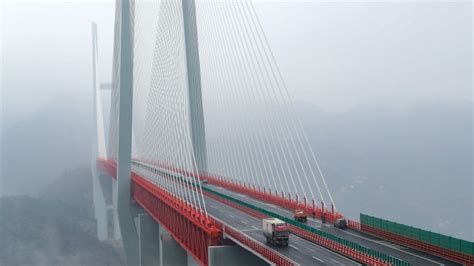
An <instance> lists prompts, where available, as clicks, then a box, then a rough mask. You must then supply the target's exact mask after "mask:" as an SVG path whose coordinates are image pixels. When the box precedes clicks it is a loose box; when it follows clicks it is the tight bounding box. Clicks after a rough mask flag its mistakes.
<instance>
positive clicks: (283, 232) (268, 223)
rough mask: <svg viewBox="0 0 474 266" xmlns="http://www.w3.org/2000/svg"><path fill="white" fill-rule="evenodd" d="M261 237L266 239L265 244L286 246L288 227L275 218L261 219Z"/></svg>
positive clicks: (288, 233)
mask: <svg viewBox="0 0 474 266" xmlns="http://www.w3.org/2000/svg"><path fill="white" fill-rule="evenodd" d="M262 230H263V235H264V236H265V237H266V238H267V243H270V244H274V245H280V246H285V247H287V246H288V243H289V240H290V230H289V229H288V225H287V224H286V223H285V222H283V221H282V220H280V219H277V218H265V219H262Z"/></svg>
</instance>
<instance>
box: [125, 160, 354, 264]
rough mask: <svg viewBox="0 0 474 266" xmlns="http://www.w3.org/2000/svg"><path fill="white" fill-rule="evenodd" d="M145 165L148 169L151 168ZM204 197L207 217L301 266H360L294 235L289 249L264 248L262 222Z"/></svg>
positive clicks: (138, 171) (147, 173)
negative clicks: (219, 221) (228, 226)
mask: <svg viewBox="0 0 474 266" xmlns="http://www.w3.org/2000/svg"><path fill="white" fill-rule="evenodd" d="M147 165H148V166H151V165H150V164H147ZM134 171H136V172H137V173H139V174H140V175H142V176H143V177H145V178H146V177H147V176H148V177H149V176H151V175H152V174H151V173H150V172H148V171H147V170H144V169H141V170H139V169H136V168H135V170H134ZM229 193H231V192H229ZM204 197H205V202H206V206H207V211H208V214H209V215H210V216H212V217H215V218H217V219H219V220H221V221H222V222H224V223H226V224H228V225H230V226H232V227H234V228H235V229H237V230H239V231H240V232H241V233H243V234H245V235H247V236H249V237H251V238H252V239H254V240H256V241H258V242H260V243H263V244H264V245H266V246H267V247H269V248H271V249H273V250H276V251H277V252H279V253H281V254H282V255H284V256H286V257H288V258H290V259H291V260H293V261H295V262H297V263H299V264H300V265H360V264H359V263H357V262H355V261H353V260H351V259H348V258H346V257H344V256H342V255H339V254H337V253H335V252H333V251H330V250H328V249H326V248H323V247H321V246H319V245H316V244H314V243H312V242H309V241H307V240H305V239H302V238H300V237H297V236H295V235H290V245H289V246H288V247H277V246H274V245H270V244H267V243H266V239H265V237H264V236H263V232H262V230H261V226H262V224H261V223H262V222H261V220H260V219H257V218H255V217H252V216H251V215H249V214H247V213H245V212H242V211H240V210H237V209H235V208H233V207H231V206H229V205H226V204H224V203H222V202H219V201H216V200H214V199H212V198H210V197H207V196H204Z"/></svg>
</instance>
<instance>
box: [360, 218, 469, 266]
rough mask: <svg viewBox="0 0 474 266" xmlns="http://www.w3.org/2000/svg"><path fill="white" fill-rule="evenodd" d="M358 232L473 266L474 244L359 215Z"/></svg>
mask: <svg viewBox="0 0 474 266" xmlns="http://www.w3.org/2000/svg"><path fill="white" fill-rule="evenodd" d="M360 216H361V224H360V225H359V231H361V232H364V233H367V234H370V235H373V236H376V237H380V238H382V239H386V240H388V241H391V242H394V243H397V244H400V245H403V246H407V247H410V248H413V249H416V250H420V251H423V252H426V253H429V254H433V255H435V256H439V257H443V258H446V259H448V260H452V261H455V262H459V263H462V264H466V265H474V256H473V255H472V254H474V243H472V242H469V241H466V240H462V239H457V238H453V237H449V236H445V235H441V234H438V233H433V232H430V231H426V230H423V229H418V228H414V227H411V226H407V225H403V224H400V223H396V222H392V221H388V220H384V219H380V218H377V217H372V216H369V215H365V214H361V215H360Z"/></svg>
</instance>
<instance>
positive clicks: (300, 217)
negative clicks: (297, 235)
mask: <svg viewBox="0 0 474 266" xmlns="http://www.w3.org/2000/svg"><path fill="white" fill-rule="evenodd" d="M293 217H294V218H295V220H296V221H299V222H304V223H306V221H307V220H308V214H306V212H305V211H304V210H302V209H296V210H295V211H294V213H293Z"/></svg>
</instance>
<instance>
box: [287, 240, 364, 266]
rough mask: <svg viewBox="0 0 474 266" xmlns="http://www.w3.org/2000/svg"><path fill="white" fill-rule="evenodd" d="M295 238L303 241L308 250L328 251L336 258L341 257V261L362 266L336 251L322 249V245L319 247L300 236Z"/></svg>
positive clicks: (301, 242)
mask: <svg viewBox="0 0 474 266" xmlns="http://www.w3.org/2000/svg"><path fill="white" fill-rule="evenodd" d="M295 237H296V238H297V239H299V240H301V241H300V244H302V245H303V246H305V245H306V247H308V248H310V249H314V248H317V249H318V250H320V251H323V252H324V251H327V252H329V253H331V254H333V255H334V256H336V257H339V258H341V259H344V260H346V261H349V262H351V263H353V264H354V263H355V264H356V265H362V264H360V263H358V262H357V261H355V260H351V259H349V258H347V257H344V256H342V255H341V254H339V253H336V252H334V251H332V250H330V249H328V248H325V247H322V246H320V245H318V244H315V243H313V242H311V241H308V240H306V239H304V238H301V237H299V236H295Z"/></svg>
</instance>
